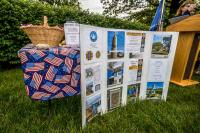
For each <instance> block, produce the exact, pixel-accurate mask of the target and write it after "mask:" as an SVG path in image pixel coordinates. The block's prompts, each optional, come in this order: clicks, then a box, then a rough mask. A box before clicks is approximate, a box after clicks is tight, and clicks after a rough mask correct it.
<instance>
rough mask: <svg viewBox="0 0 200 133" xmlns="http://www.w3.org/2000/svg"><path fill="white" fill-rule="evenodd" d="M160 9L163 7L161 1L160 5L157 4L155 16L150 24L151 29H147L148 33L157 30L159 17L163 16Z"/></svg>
mask: <svg viewBox="0 0 200 133" xmlns="http://www.w3.org/2000/svg"><path fill="white" fill-rule="evenodd" d="M162 8H164V7H163V0H161V1H160V4H159V6H158V8H157V10H156V15H155V16H154V18H153V21H152V23H151V27H150V29H149V30H150V31H156V30H157V28H158V25H159V23H160V19H161V16H162V15H163V14H162Z"/></svg>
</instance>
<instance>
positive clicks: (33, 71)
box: [18, 45, 81, 101]
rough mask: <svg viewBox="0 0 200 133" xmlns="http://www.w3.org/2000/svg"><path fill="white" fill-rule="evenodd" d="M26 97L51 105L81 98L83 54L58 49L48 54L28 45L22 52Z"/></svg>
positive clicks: (20, 51) (62, 48) (77, 50)
mask: <svg viewBox="0 0 200 133" xmlns="http://www.w3.org/2000/svg"><path fill="white" fill-rule="evenodd" d="M18 56H19V58H20V59H21V66H22V70H23V73H24V83H25V89H26V94H27V95H28V96H29V97H30V98H31V99H33V100H40V101H47V100H51V99H56V98H63V97H67V96H74V95H78V94H80V78H81V75H80V51H79V49H75V48H66V47H55V48H49V49H46V50H41V49H37V48H36V47H34V46H33V45H27V46H25V47H23V48H22V49H20V50H19V51H18Z"/></svg>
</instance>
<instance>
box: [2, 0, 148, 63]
mask: <svg viewBox="0 0 200 133" xmlns="http://www.w3.org/2000/svg"><path fill="white" fill-rule="evenodd" d="M0 9H1V10H0V16H1V17H0V63H5V62H6V63H12V64H13V63H14V64H16V63H19V58H18V57H17V51H18V50H19V49H20V48H22V47H23V46H24V45H26V44H27V43H30V40H29V39H28V37H27V36H26V35H25V34H24V32H23V31H22V30H20V25H21V24H37V25H38V24H42V20H43V16H44V15H46V16H48V20H49V21H48V22H49V25H61V26H63V24H64V23H65V22H66V21H69V20H74V21H77V22H79V23H82V24H90V25H96V26H101V27H110V28H123V29H138V30H142V29H143V30H145V29H147V28H148V27H146V26H145V25H142V24H140V23H136V22H129V21H128V20H121V19H116V18H109V17H104V16H101V15H96V14H91V13H89V12H88V11H83V10H81V9H80V8H79V7H78V6H77V5H59V6H58V5H54V4H53V5H51V4H49V3H47V2H45V3H44V2H40V1H36V0H0Z"/></svg>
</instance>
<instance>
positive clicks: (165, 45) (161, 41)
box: [152, 35, 172, 58]
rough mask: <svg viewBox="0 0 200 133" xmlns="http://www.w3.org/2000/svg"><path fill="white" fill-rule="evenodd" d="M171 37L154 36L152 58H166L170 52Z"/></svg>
mask: <svg viewBox="0 0 200 133" xmlns="http://www.w3.org/2000/svg"><path fill="white" fill-rule="evenodd" d="M171 40H172V35H154V37H153V45H152V57H153V58H156V57H159V58H160V57H163V58H167V57H168V54H169V52H170V47H171Z"/></svg>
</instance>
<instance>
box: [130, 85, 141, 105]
mask: <svg viewBox="0 0 200 133" xmlns="http://www.w3.org/2000/svg"><path fill="white" fill-rule="evenodd" d="M139 91H140V83H137V84H132V85H128V91H127V100H128V102H129V101H133V100H136V98H137V97H138V96H139Z"/></svg>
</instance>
